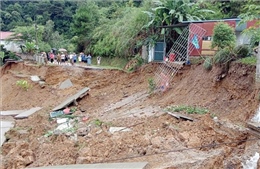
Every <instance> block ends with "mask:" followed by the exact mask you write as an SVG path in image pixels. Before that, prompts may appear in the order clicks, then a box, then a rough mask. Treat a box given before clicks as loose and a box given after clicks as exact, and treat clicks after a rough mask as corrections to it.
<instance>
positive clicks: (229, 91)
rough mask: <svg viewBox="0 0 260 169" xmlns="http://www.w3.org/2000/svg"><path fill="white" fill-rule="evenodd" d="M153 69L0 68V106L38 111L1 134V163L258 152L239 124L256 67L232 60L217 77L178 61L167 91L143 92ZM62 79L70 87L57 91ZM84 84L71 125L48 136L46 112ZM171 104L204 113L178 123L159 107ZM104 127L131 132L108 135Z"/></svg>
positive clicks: (162, 161)
mask: <svg viewBox="0 0 260 169" xmlns="http://www.w3.org/2000/svg"><path fill="white" fill-rule="evenodd" d="M158 66H159V65H158V64H156V63H151V64H147V65H144V66H142V67H141V68H138V69H136V71H134V72H132V73H126V72H123V71H119V70H85V69H82V68H78V67H73V66H35V65H29V64H25V63H16V64H11V65H9V66H7V67H5V68H4V70H3V69H1V72H2V76H1V82H2V84H1V86H2V90H1V93H0V95H1V98H2V103H3V104H2V105H1V110H14V109H29V108H32V107H36V106H40V107H42V108H43V109H41V110H40V111H39V112H37V113H35V114H33V115H31V116H30V117H29V118H27V119H21V120H16V125H15V127H14V128H13V129H11V130H10V131H9V132H8V133H7V134H6V137H7V142H5V143H4V145H3V146H2V155H3V165H2V167H3V168H25V167H35V166H47V165H58V164H59V165H61V164H82V163H100V162H123V161H148V162H149V165H148V168H240V167H241V162H244V161H245V160H246V159H248V158H249V156H251V155H253V154H254V153H255V151H256V150H259V147H260V145H259V140H255V136H252V135H251V134H250V133H249V132H248V130H247V128H246V127H245V123H246V121H247V120H249V119H250V118H252V116H253V115H254V113H255V111H256V109H257V107H258V104H259V100H258V94H259V89H258V88H257V87H256V86H255V84H254V73H255V67H252V66H245V65H242V64H239V63H232V64H231V66H230V69H229V72H228V73H227V74H226V76H225V78H223V79H222V80H220V81H216V77H217V76H218V75H219V70H218V68H217V67H215V68H213V70H211V71H206V70H205V69H204V68H203V66H202V65H191V66H185V67H184V68H183V69H181V70H180V72H179V73H178V74H177V75H176V76H175V77H174V78H173V81H172V82H171V87H170V88H169V89H168V90H167V91H166V92H164V93H155V94H149V92H148V91H149V84H148V79H149V78H153V77H154V72H155V71H156V69H157V68H158ZM31 75H38V76H40V77H41V79H42V80H44V81H45V83H46V84H45V86H44V87H41V86H40V85H39V84H38V83H35V82H32V81H31V80H30V76H31ZM20 79H23V80H27V81H28V82H29V83H30V85H31V87H30V88H29V89H28V91H26V90H23V89H21V88H20V87H19V86H17V85H16V82H17V81H18V80H20ZM67 79H70V81H71V82H72V84H73V86H72V87H70V88H67V89H60V88H59V86H60V84H61V83H62V82H63V81H65V80H67ZM83 87H89V88H90V92H89V94H88V95H87V96H85V97H83V98H82V99H80V100H78V105H77V106H75V105H74V106H73V105H71V107H77V111H76V112H75V113H74V115H76V116H77V118H75V119H73V120H72V123H73V124H75V126H74V127H73V128H71V129H70V131H67V132H65V133H58V134H57V133H56V134H53V133H52V131H54V129H55V128H56V127H57V123H56V121H55V120H53V119H50V117H49V113H50V111H51V110H52V108H54V107H55V106H57V105H58V104H59V103H61V102H62V101H64V100H65V99H66V98H67V97H69V96H71V95H73V94H75V93H76V92H77V91H79V90H80V89H82V88H83ZM170 105H190V106H197V107H202V108H205V109H208V110H209V113H207V114H204V115H199V114H192V115H189V116H190V117H191V118H193V119H194V121H185V120H181V119H176V118H174V117H172V116H171V115H169V114H167V113H165V112H164V108H166V107H167V106H170ZM182 113H183V112H182ZM82 117H88V119H87V120H85V121H83V120H82ZM1 118H4V117H1ZM111 127H126V128H127V129H129V130H130V131H125V132H123V131H119V132H115V133H111V132H110V131H109V130H110V128H111ZM246 140H248V141H246Z"/></svg>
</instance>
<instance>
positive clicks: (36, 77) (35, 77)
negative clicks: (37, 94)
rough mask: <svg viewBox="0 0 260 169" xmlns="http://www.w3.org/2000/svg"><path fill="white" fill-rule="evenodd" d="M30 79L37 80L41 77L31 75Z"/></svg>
mask: <svg viewBox="0 0 260 169" xmlns="http://www.w3.org/2000/svg"><path fill="white" fill-rule="evenodd" d="M31 80H32V81H33V82H39V81H40V80H41V79H40V78H39V76H31Z"/></svg>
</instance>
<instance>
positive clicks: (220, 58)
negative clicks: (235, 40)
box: [213, 48, 232, 64]
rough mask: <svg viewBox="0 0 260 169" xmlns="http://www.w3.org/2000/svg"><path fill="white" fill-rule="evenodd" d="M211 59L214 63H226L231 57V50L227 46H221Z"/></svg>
mask: <svg viewBox="0 0 260 169" xmlns="http://www.w3.org/2000/svg"><path fill="white" fill-rule="evenodd" d="M213 59H214V60H213V62H214V64H225V63H228V62H230V61H231V59H232V51H230V50H229V49H228V48H223V49H221V50H219V51H218V52H217V53H216V54H215V56H214V58H213Z"/></svg>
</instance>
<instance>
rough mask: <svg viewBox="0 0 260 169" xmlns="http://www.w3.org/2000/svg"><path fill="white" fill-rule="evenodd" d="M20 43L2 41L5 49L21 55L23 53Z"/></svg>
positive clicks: (0, 42)
mask: <svg viewBox="0 0 260 169" xmlns="http://www.w3.org/2000/svg"><path fill="white" fill-rule="evenodd" d="M18 43H19V42H18ZM18 43H17V42H7V41H5V40H1V41H0V44H1V45H4V48H5V49H6V50H9V51H11V52H16V53H21V52H22V51H21V48H20V47H19V46H20V44H18Z"/></svg>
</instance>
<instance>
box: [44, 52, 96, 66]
mask: <svg viewBox="0 0 260 169" xmlns="http://www.w3.org/2000/svg"><path fill="white" fill-rule="evenodd" d="M41 56H42V57H43V58H44V62H45V64H47V63H51V64H58V65H68V64H71V65H74V64H75V63H81V62H85V63H87V64H88V65H91V59H92V56H91V54H90V53H89V54H88V55H85V54H84V53H83V52H81V53H79V54H78V55H77V54H76V53H71V54H67V53H65V52H59V53H57V54H55V53H54V52H53V51H51V52H49V53H46V52H42V53H41Z"/></svg>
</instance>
